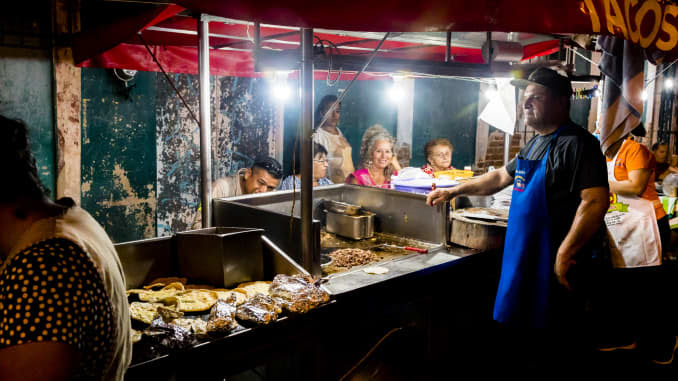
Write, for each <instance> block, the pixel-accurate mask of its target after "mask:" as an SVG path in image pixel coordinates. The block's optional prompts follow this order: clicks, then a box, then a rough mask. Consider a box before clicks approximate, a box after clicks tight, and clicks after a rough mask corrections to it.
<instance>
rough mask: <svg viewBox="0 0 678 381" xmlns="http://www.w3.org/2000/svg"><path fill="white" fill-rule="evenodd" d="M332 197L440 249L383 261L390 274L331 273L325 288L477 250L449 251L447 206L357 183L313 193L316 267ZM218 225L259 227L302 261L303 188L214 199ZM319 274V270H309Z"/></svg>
mask: <svg viewBox="0 0 678 381" xmlns="http://www.w3.org/2000/svg"><path fill="white" fill-rule="evenodd" d="M325 199H331V200H336V201H343V202H347V203H350V204H356V205H361V206H363V207H364V208H365V209H367V210H368V211H371V212H373V213H376V218H375V231H376V232H382V233H388V234H392V235H397V236H402V237H407V238H411V239H416V240H420V241H425V242H428V243H431V244H432V245H434V247H436V249H434V250H433V251H432V252H430V253H428V254H412V255H407V256H404V257H399V258H396V259H393V260H390V261H385V262H379V263H377V264H374V265H377V266H380V267H385V268H387V269H388V272H387V273H386V274H383V275H372V274H368V273H366V272H365V271H363V269H364V268H365V267H370V265H366V266H360V267H355V268H352V269H350V270H348V271H345V272H342V273H341V274H337V275H336V276H331V277H329V280H328V281H327V283H326V287H327V289H328V290H329V291H330V292H331V293H332V294H335V295H336V294H341V293H345V292H348V291H351V290H354V289H356V288H360V287H365V286H368V285H371V284H375V283H378V282H381V281H384V280H388V279H392V278H396V277H399V276H402V275H405V274H409V273H413V272H417V271H421V270H425V269H428V268H431V267H434V266H438V265H441V264H445V263H448V262H451V261H454V260H456V259H458V258H459V257H461V256H465V255H469V254H473V253H476V252H477V250H473V249H466V248H461V247H456V248H454V249H447V248H446V243H447V238H448V234H449V233H448V231H449V230H448V229H449V212H448V207H447V205H444V206H437V207H429V206H427V205H426V203H425V200H426V197H425V196H423V195H418V194H412V193H405V192H398V191H394V190H385V189H377V188H369V187H360V186H354V185H344V184H342V185H334V186H328V187H319V188H315V189H314V193H313V216H314V221H313V227H314V237H315V244H314V252H312V253H308V254H309V255H312V256H313V261H312V262H313V263H314V265H317V266H318V270H319V268H320V249H321V248H320V230H321V226H322V225H323V223H324V222H323V219H324V213H323V206H322V204H323V200H325ZM213 207H214V208H213V210H214V222H215V225H216V226H241V227H257V228H261V229H264V230H265V231H266V235H267V236H268V237H269V238H270V239H271V240H272V241H273V242H275V243H276V244H277V245H278V246H280V247H281V249H282V250H283V251H285V252H287V253H288V254H289V255H290V256H291V257H292V258H293V259H294V260H295V261H297V263H304V261H303V260H302V258H303V254H304V253H302V251H301V245H300V244H299V242H300V238H299V237H300V231H301V230H300V226H301V225H300V219H299V209H300V203H299V191H296V192H293V191H278V192H270V193H264V194H256V195H246V196H239V197H233V198H229V199H214V200H213ZM307 270H308V269H307ZM309 272H311V273H320V271H316V272H314V271H309Z"/></svg>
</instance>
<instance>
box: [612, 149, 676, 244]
mask: <svg viewBox="0 0 678 381" xmlns="http://www.w3.org/2000/svg"><path fill="white" fill-rule="evenodd" d="M617 152H618V155H617V160H616V162H615V163H614V177H615V178H614V179H612V178H610V179H608V181H609V183H610V192H612V193H617V194H620V195H623V196H639V197H642V198H644V199H646V200H648V201H650V202H652V205H653V206H654V211H655V214H656V217H657V225H658V227H659V234H660V237H661V244H662V251H663V252H665V251H666V250H667V249H668V247H669V244H670V238H671V228H670V226H669V218H668V216H667V215H666V212H664V207H663V206H662V202H661V200H659V196H658V195H657V190H656V188H655V186H654V181H655V176H656V173H655V168H656V166H657V162H656V159H655V156H654V155H653V154H652V152H651V151H650V150H649V149H647V147H645V146H644V145H642V144H640V143H638V142H636V141H634V140H632V139H631V138H630V137H629V138H627V139H620V140H619V141H617V142H616V143H615V144H613V145H612V146H611V147H610V148H609V149H608V155H607V162H608V163H609V162H611V161H612V157H614V154H615V153H617ZM610 155H612V156H610Z"/></svg>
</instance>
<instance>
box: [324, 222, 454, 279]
mask: <svg viewBox="0 0 678 381" xmlns="http://www.w3.org/2000/svg"><path fill="white" fill-rule="evenodd" d="M382 244H387V245H396V246H412V247H420V248H423V249H428V250H434V249H438V248H440V247H441V246H442V245H440V244H434V243H431V242H425V241H420V240H416V239H412V238H406V237H401V236H397V235H393V234H387V233H378V232H377V233H374V236H373V237H372V238H366V239H362V240H358V241H356V240H351V239H347V238H343V237H340V236H338V235H336V234H333V233H328V232H327V231H324V230H323V231H321V233H320V247H321V249H320V263H321V267H322V270H323V276H330V277H331V276H333V275H336V274H340V273H344V272H348V271H355V270H360V269H363V268H365V267H369V266H374V265H379V264H384V263H387V262H392V261H394V260H398V259H402V258H406V257H410V256H414V255H420V254H418V253H415V252H412V251H409V250H404V249H398V248H391V247H379V249H375V247H377V246H380V245H382ZM338 249H362V250H372V252H374V254H376V255H377V257H378V258H379V259H378V260H377V261H375V262H372V263H369V264H366V265H361V266H354V267H350V268H348V267H338V266H334V265H333V264H332V263H331V258H330V257H329V254H330V253H331V252H333V251H335V250H338Z"/></svg>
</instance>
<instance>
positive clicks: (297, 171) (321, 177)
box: [280, 143, 333, 190]
mask: <svg viewBox="0 0 678 381" xmlns="http://www.w3.org/2000/svg"><path fill="white" fill-rule="evenodd" d="M300 151H301V149H300V146H297V148H296V149H295V151H294V173H293V174H291V175H289V176H287V177H285V179H284V180H283V181H282V183H280V190H288V189H301V164H300V162H301V160H300V159H299V158H300V157H301V152H300ZM332 184H333V182H332V181H331V180H330V179H328V178H327V150H326V149H325V147H323V146H321V145H320V144H318V143H313V186H314V187H317V186H322V185H332Z"/></svg>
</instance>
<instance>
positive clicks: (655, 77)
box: [645, 59, 678, 86]
mask: <svg viewBox="0 0 678 381" xmlns="http://www.w3.org/2000/svg"><path fill="white" fill-rule="evenodd" d="M676 62H678V59H675V60H674V61H673V62H671V63H670V64H668V65H667V66H666V67H665V68H664V70H662V71H660V72H659V74H657V75H655V76H654V77H653V78H652V79H650V80H647V81H645V85H646V86H647V85H649V84H650V83H652V82H654V80H655V79H657V78H659V76H660V75H662V74H664V72H665V71H667V70H669V68H671V66H673V64H675V63H676Z"/></svg>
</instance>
